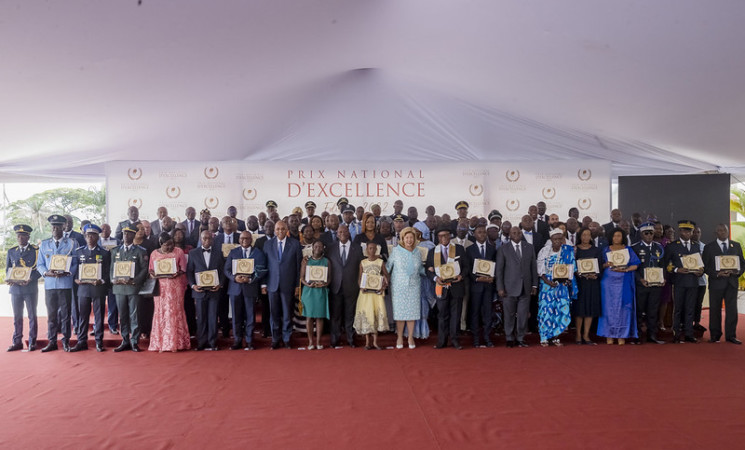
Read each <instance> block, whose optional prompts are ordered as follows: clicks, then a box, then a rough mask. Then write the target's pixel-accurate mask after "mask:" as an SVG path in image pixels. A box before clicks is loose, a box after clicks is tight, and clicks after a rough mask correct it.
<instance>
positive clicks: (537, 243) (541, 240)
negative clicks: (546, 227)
mask: <svg viewBox="0 0 745 450" xmlns="http://www.w3.org/2000/svg"><path fill="white" fill-rule="evenodd" d="M523 241H525V242H526V243H528V244H530V242H528V241H527V240H525V234H523ZM546 241H548V239H547V238H545V237H543V235H542V234H541V233H536V232H535V231H533V243H532V244H530V245H531V246H532V247H533V253H535V256H538V252H540V251H541V249H542V248H543V246H544V245H546Z"/></svg>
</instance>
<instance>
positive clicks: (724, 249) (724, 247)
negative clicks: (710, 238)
mask: <svg viewBox="0 0 745 450" xmlns="http://www.w3.org/2000/svg"><path fill="white" fill-rule="evenodd" d="M722 253H727V243H726V242H722Z"/></svg>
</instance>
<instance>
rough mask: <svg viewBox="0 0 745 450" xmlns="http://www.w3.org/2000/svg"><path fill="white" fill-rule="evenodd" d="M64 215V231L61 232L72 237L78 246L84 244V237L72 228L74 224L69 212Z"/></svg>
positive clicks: (67, 236)
mask: <svg viewBox="0 0 745 450" xmlns="http://www.w3.org/2000/svg"><path fill="white" fill-rule="evenodd" d="M64 217H65V231H64V232H63V233H62V235H63V236H64V237H66V238H70V239H74V240H75V241H76V242H77V243H78V245H79V246H83V245H85V238H84V237H83V235H82V234H80V233H78V232H77V231H75V230H73V229H72V227H73V224H74V222H73V219H72V216H71V215H69V214H65V215H64Z"/></svg>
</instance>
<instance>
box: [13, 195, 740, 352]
mask: <svg viewBox="0 0 745 450" xmlns="http://www.w3.org/2000/svg"><path fill="white" fill-rule="evenodd" d="M277 207H278V205H277V203H276V202H274V201H268V202H267V203H266V211H262V212H259V213H258V214H257V215H250V216H249V217H247V219H246V220H245V221H244V220H241V219H239V218H237V209H236V208H235V207H232V206H231V207H229V208H228V209H227V214H226V215H225V216H224V217H222V218H221V219H220V218H218V217H214V216H212V212H211V211H210V210H208V209H205V210H202V211H201V212H200V214H199V218H197V213H196V210H195V209H194V208H192V207H189V208H187V209H186V211H185V217H186V218H185V220H184V221H182V222H179V223H176V222H175V221H174V220H172V219H171V218H170V216H169V215H168V211H167V209H166V208H165V207H160V208H158V209H157V218H156V219H154V220H152V221H147V220H141V219H140V215H139V214H140V211H139V210H138V208H136V207H134V206H131V207H130V208H129V209H128V211H127V216H128V219H127V220H124V221H122V222H120V223H118V224H117V225H116V228H115V230H114V232H113V233H112V228H111V226H110V225H108V224H101V226H98V225H97V224H93V223H90V222H89V221H82V223H81V231H82V233H79V232H77V231H75V230H73V219H72V217H70V216H69V215H68V216H64V215H57V214H55V215H52V216H50V217H49V218H48V220H49V222H50V224H51V227H52V236H51V237H50V238H49V239H45V240H43V241H41V243H40V244H39V245H38V247H37V246H36V245H33V244H31V243H29V235H30V233H31V232H32V231H33V230H32V229H31V227H30V226H28V225H26V224H18V225H16V226H15V227H14V231H15V232H16V236H17V240H18V245H17V246H15V247H13V248H11V249H10V250H9V251H8V254H7V259H6V266H7V267H8V277H6V282H7V283H8V284H9V285H10V294H11V299H12V303H13V312H14V332H13V337H12V344H11V346H10V347H8V351H16V350H22V349H23V348H24V345H23V315H24V308H25V310H26V313H27V315H28V322H29V326H28V328H29V330H28V350H29V351H33V350H35V349H36V339H37V334H38V326H37V318H36V309H37V302H38V289H39V288H38V285H39V284H40V283H39V279H40V278H42V277H43V279H44V280H43V286H44V289H45V299H46V308H47V314H48V319H47V338H48V344H47V345H46V346H45V347H44V348H42V349H41V351H42V352H49V351H54V350H57V349H58V344H57V339H58V336H59V335H61V340H62V347H63V349H64V350H65V351H70V352H77V351H81V350H87V349H88V337H89V326H90V315H91V312H93V317H94V320H93V321H94V325H93V332H92V333H90V334H91V335H92V336H94V339H95V343H96V349H97V350H98V351H105V348H104V345H103V338H104V327H105V326H108V328H109V331H110V332H111V333H113V334H119V335H120V336H121V343H120V345H119V346H118V347H116V348H115V350H114V351H115V352H121V351H125V350H131V351H135V352H139V351H141V349H140V346H139V343H140V341H141V340H144V339H145V338H147V339H148V347H147V349H148V350H150V351H161V352H163V351H169V352H176V351H181V350H188V349H191V348H192V343H193V342H194V343H196V346H195V348H194V349H195V350H212V351H215V350H218V334H220V333H221V334H222V336H223V338H228V339H232V345H231V346H230V349H232V350H240V349H244V350H253V349H254V336H255V335H262V336H263V337H264V338H270V339H271V349H278V348H280V347H282V346H284V347H286V348H292V346H293V345H297V343H296V342H297V341H298V340H299V339H300V340H304V338H301V337H298V334H299V335H300V336H302V335H303V334H305V337H307V342H305V343H304V344H305V348H307V349H309V350H313V349H322V348H324V345H323V344H322V336H323V334H324V332H325V331H328V333H329V335H330V341H329V343H330V345H331V346H332V347H338V346H341V345H342V341H346V344H347V345H348V346H350V347H356V346H357V345H358V344H360V345H361V342H360V341H361V338H356V336H359V335H363V336H364V348H365V349H368V350H371V349H381V348H382V347H381V346H380V345H379V342H378V335H379V333H387V332H395V335H396V344H395V346H396V348H397V349H402V348H404V346H405V345H406V346H407V347H408V348H409V349H414V348H416V346H417V340H419V342H420V344H421V343H426V342H427V339H428V338H429V336H430V330H431V328H432V327H436V329H437V341H436V345H435V348H444V347H448V346H452V347H454V348H456V349H461V348H463V344H464V343H465V341H466V338H467V336H469V335H470V342H472V345H473V346H474V347H494V340H495V336H497V335H501V334H502V333H503V334H504V336H505V345H506V346H507V347H510V348H513V347H528V346H529V344H528V343H527V340H526V337H527V336H528V335H530V334H538V336H539V342H540V345H541V346H544V347H548V346H552V345H553V346H562V345H564V344H563V343H562V341H561V339H560V335H562V334H563V333H566V332H567V331H568V329H570V328H572V327H573V328H574V331H575V338H574V341H575V342H576V344H578V345H597V342H596V340H597V339H596V338H594V337H593V336H599V337H601V338H605V342H606V343H607V344H611V345H612V344H618V345H624V344H627V343H629V344H641V343H644V342H647V343H654V344H664V343H665V339H664V338H663V336H662V332H665V331H667V329H668V328H672V342H675V343H683V342H691V343H695V342H698V341H699V338H697V336H699V337H700V336H701V335H702V334H703V332H705V331H706V328H705V327H704V326H703V325H702V324H701V309H702V302H703V299H704V295H705V293H706V290H707V286H708V292H709V299H710V304H711V305H712V307H711V309H710V314H709V329H708V331H709V340H710V341H711V342H719V341H720V340H721V338H722V336H724V338H725V340H726V341H727V342H730V343H734V344H740V343H741V342H740V341H739V340H738V339H737V336H736V329H737V289H738V278H739V277H740V276H741V275H742V273H743V270H745V260H744V259H743V253H742V248H741V247H740V244H739V243H737V242H735V241H732V240H731V239H730V238H729V229H728V227H727V225H726V224H719V225H718V226H717V227H716V230H715V234H716V237H715V239H713V240H712V241H711V242H708V243H706V244H704V243H703V242H702V241H701V238H702V234H701V229H700V228H699V227H698V226H697V225H696V223H695V222H693V221H691V220H680V221H679V222H678V223H677V230H676V229H675V228H673V227H670V226H666V225H663V224H662V223H661V222H660V221H658V220H657V218H656V217H655V216H653V215H649V216H648V217H645V218H643V217H642V216H641V214H638V213H634V214H632V215H631V217H630V218H628V219H625V218H624V217H623V215H622V213H621V211H620V210H618V209H614V210H613V211H611V214H610V218H611V220H610V221H609V222H608V223H605V224H603V225H601V224H600V223H598V222H596V221H594V220H593V218H591V217H584V218H582V219H580V217H579V211H578V210H577V208H571V209H570V210H569V211H568V214H567V217H566V218H565V219H564V220H561V219H560V217H559V215H558V214H548V213H547V211H546V205H545V203H543V202H538V203H536V204H535V205H531V206H530V207H529V208H528V211H527V214H525V215H524V216H522V218H521V220H520V222H519V223H515V224H512V223H510V222H509V221H506V220H505V221H503V220H502V215H501V214H500V213H499V211H497V210H493V211H491V212H490V213H489V214H488V215H487V217H479V216H469V212H468V208H469V205H468V203H467V202H465V201H461V202H458V203H457V204H456V205H455V215H454V217H453V218H451V217H450V215H449V214H441V215H437V214H436V210H435V207H434V206H428V207H427V208H426V210H425V217H424V219H423V220H420V219H419V217H420V216H419V213H418V211H417V209H416V208H415V207H409V208H408V209H407V211H406V214H404V212H403V208H404V204H403V202H402V201H400V200H398V201H396V202H395V203H394V213H393V214H392V215H390V216H383V215H381V208H380V206H379V205H372V206H371V208H370V210H369V211H365V209H364V208H362V207H357V208H355V207H354V206H352V205H350V204H349V202H348V201H347V199H345V198H341V199H339V200H338V202H337V207H338V211H324V212H322V213H321V214H320V215H317V214H316V204H315V203H314V202H313V201H308V202H306V203H305V213H303V210H302V209H301V208H299V207H296V208H294V209H293V210H292V212H291V214H289V215H287V216H285V217H280V214H279V213H278V210H277ZM676 231H677V238H676ZM707 280H708V282H707ZM722 302H724V305H725V312H726V318H725V324H724V329H722V311H721V307H720V305H721V304H722ZM259 316H260V318H261V326H260V331H259V329H258V328H257V327H256V325H257V324H256V321H257V317H259ZM669 319H671V323H668V322H667V320H669ZM327 322H328V330H325V329H324V328H325V327H326V324H327ZM72 333H75V334H76V336H77V343H76V345H74V346H71V343H70V340H71V336H72ZM293 333H296V334H295V339H294V340H293ZM565 341H566V339H565ZM601 341H602V340H601Z"/></svg>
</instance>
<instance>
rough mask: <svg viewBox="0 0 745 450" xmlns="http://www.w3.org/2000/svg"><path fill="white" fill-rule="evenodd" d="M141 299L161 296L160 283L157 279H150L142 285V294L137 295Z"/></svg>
mask: <svg viewBox="0 0 745 450" xmlns="http://www.w3.org/2000/svg"><path fill="white" fill-rule="evenodd" d="M137 295H139V296H140V297H159V296H160V283H159V282H158V279H157V278H148V279H147V280H145V282H144V283H142V287H141V288H140V292H138V293H137Z"/></svg>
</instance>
